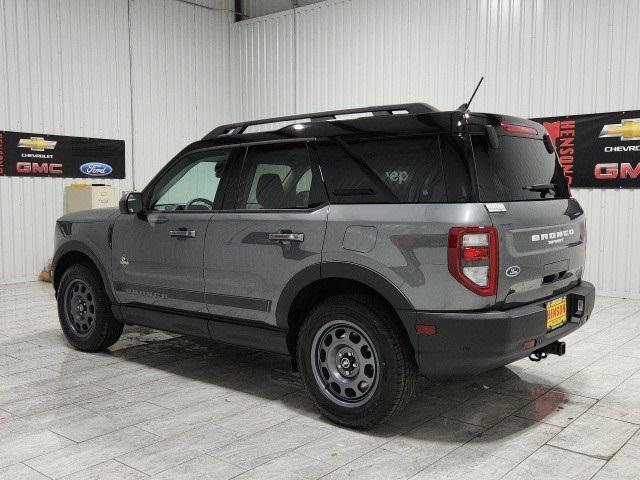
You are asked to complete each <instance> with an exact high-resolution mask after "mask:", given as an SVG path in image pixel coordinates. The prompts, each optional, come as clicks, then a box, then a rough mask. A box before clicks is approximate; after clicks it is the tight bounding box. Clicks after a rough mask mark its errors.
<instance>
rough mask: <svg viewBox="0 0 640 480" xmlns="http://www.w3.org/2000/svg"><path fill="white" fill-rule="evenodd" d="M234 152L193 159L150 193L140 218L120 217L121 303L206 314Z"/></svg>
mask: <svg viewBox="0 0 640 480" xmlns="http://www.w3.org/2000/svg"><path fill="white" fill-rule="evenodd" d="M230 153H231V150H230V149H224V150H209V151H204V152H198V153H194V154H189V155H187V156H185V157H183V158H181V159H180V160H178V161H177V162H175V163H174V164H173V165H172V166H171V167H169V168H168V169H167V170H166V172H165V173H164V174H163V175H161V176H160V177H159V179H158V180H157V181H155V182H154V183H153V184H152V185H150V187H148V188H147V190H145V193H144V202H145V209H144V212H143V213H142V214H140V215H120V216H119V217H118V219H117V220H116V222H115V225H114V232H113V247H112V248H113V254H112V255H113V256H112V266H113V272H114V273H113V276H114V281H115V290H116V295H117V299H118V302H119V303H121V304H124V305H125V306H127V305H128V306H145V307H156V308H163V309H172V310H180V311H185V312H193V313H206V311H207V308H206V305H205V302H204V280H203V265H202V257H203V252H204V244H205V238H206V233H207V227H208V225H209V222H210V220H211V217H212V216H213V210H214V208H215V206H216V202H218V201H219V198H220V196H221V195H220V191H221V189H220V188H219V186H220V184H221V180H222V172H223V171H224V167H225V165H226V163H227V161H228V159H229V156H230Z"/></svg>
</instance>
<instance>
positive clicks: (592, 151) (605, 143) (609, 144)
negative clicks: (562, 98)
mask: <svg viewBox="0 0 640 480" xmlns="http://www.w3.org/2000/svg"><path fill="white" fill-rule="evenodd" d="M532 120H534V121H536V122H539V123H541V124H542V125H544V127H545V128H546V129H547V132H549V136H551V139H552V141H553V143H554V145H555V147H556V150H557V152H558V157H559V158H560V163H561V164H562V168H564V172H565V175H566V176H567V178H568V179H569V183H570V185H571V186H572V187H575V188H582V187H584V188H639V187H640V110H636V111H631V112H613V113H596V114H591V115H571V116H565V117H548V118H534V119H532Z"/></svg>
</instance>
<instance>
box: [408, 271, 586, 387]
mask: <svg viewBox="0 0 640 480" xmlns="http://www.w3.org/2000/svg"><path fill="white" fill-rule="evenodd" d="M565 296H566V297H567V302H568V303H567V309H568V315H569V316H570V318H569V321H568V322H567V323H566V324H565V325H563V326H562V327H559V328H557V329H555V330H552V331H551V332H547V328H546V321H547V313H546V309H545V305H546V303H548V302H549V301H551V300H553V299H555V298H560V297H565ZM579 299H582V300H584V312H583V314H582V315H581V316H579V317H578V316H577V315H576V314H575V311H576V308H577V301H578V300H579ZM594 302H595V288H594V286H593V285H592V284H591V283H588V282H582V283H581V284H580V285H578V286H577V287H574V288H572V289H571V290H568V291H566V292H563V293H562V294H561V295H556V296H554V297H551V298H547V299H545V300H544V301H539V302H534V303H530V304H528V305H524V306H521V307H517V308H513V309H510V310H505V311H497V310H492V311H486V312H411V313H409V312H403V313H404V314H401V318H402V320H403V322H404V324H405V326H406V327H407V332H408V333H409V336H410V337H411V341H412V343H413V346H414V349H415V352H416V360H417V362H418V367H419V370H420V373H422V374H423V375H426V376H428V377H435V378H437V377H461V376H469V375H474V374H477V373H481V372H484V371H487V370H490V369H492V368H496V367H500V366H503V365H506V364H508V363H511V362H514V361H516V360H518V359H520V358H524V357H527V356H528V355H529V354H530V353H531V352H533V351H534V350H537V349H538V348H540V347H543V346H545V345H548V344H549V343H552V342H554V341H556V340H558V339H560V338H562V337H564V336H566V335H568V334H569V333H571V332H573V331H575V330H576V329H578V328H579V327H580V326H582V325H583V324H584V323H585V322H586V321H587V320H588V319H589V316H590V315H591V312H592V310H593V305H594ZM418 324H422V325H433V326H435V329H436V334H435V335H424V334H421V335H418V334H416V330H415V326H416V325H418ZM532 339H533V340H535V342H536V343H535V346H534V347H533V348H530V349H526V350H525V349H524V347H523V344H524V342H525V341H527V340H532Z"/></svg>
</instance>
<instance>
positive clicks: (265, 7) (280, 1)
mask: <svg viewBox="0 0 640 480" xmlns="http://www.w3.org/2000/svg"><path fill="white" fill-rule="evenodd" d="M322 1H323V0H242V12H243V13H244V14H245V15H248V16H249V17H250V18H254V17H260V16H263V15H270V14H272V13H277V12H282V11H285V10H290V9H292V8H293V6H294V5H295V6H298V7H304V6H306V5H311V4H314V3H318V2H322Z"/></svg>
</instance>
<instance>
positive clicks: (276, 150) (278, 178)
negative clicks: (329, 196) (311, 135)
mask: <svg viewBox="0 0 640 480" xmlns="http://www.w3.org/2000/svg"><path fill="white" fill-rule="evenodd" d="M240 178H241V179H242V182H241V183H242V184H241V187H240V195H239V198H238V205H237V208H238V209H239V210H279V209H304V208H310V207H313V206H315V205H318V204H321V203H322V202H323V196H322V183H321V180H320V178H319V176H318V175H317V174H316V173H315V172H314V169H312V167H311V164H310V162H309V156H308V154H307V146H306V144H293V145H263V146H256V147H249V149H248V151H247V155H246V157H245V161H244V165H243V168H242V173H241V176H240Z"/></svg>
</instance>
